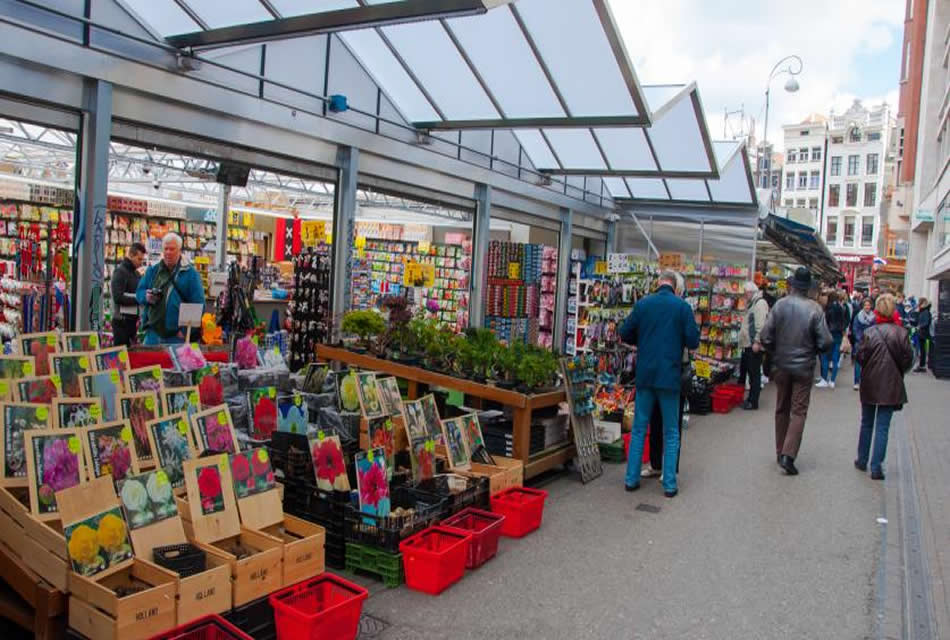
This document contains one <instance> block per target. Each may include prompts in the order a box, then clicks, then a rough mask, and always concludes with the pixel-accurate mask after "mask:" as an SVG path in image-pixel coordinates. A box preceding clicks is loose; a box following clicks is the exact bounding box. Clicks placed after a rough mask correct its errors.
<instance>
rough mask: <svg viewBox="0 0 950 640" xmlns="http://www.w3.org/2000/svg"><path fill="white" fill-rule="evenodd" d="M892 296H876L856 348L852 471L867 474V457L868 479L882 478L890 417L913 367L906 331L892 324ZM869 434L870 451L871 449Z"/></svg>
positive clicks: (903, 397) (902, 398)
mask: <svg viewBox="0 0 950 640" xmlns="http://www.w3.org/2000/svg"><path fill="white" fill-rule="evenodd" d="M894 306H895V301H894V296H892V295H890V294H883V295H881V296H879V297H878V299H877V305H876V306H875V308H874V314H875V316H876V322H875V324H874V325H873V326H871V327H869V328H868V329H867V330H865V332H864V339H863V340H861V343H860V345H858V352H857V356H856V358H857V361H858V362H859V363H860V364H861V431H860V434H859V436H858V457H857V458H856V459H855V461H854V466H855V468H857V469H859V470H861V471H867V469H868V460H869V456H870V464H871V478H872V479H874V480H883V479H884V467H883V464H884V456H885V455H886V454H887V434H888V431H889V429H890V426H891V418H892V417H893V415H894V412H895V411H900V410H901V408H903V406H904V404H906V403H907V389H906V388H905V386H904V374H906V373H907V372H908V371H910V368H911V367H912V366H913V364H914V352H913V350H912V349H911V346H910V340H909V339H908V338H907V330H906V329H904V328H903V327H902V326H901V325H900V323H898V322H895V321H894ZM872 434H873V441H874V448H873V450H872V449H871V440H872Z"/></svg>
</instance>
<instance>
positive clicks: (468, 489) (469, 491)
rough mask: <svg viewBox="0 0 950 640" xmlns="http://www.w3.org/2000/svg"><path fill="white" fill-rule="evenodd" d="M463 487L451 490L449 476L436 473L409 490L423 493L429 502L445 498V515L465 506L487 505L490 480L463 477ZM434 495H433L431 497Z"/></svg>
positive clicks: (482, 477)
mask: <svg viewBox="0 0 950 640" xmlns="http://www.w3.org/2000/svg"><path fill="white" fill-rule="evenodd" d="M454 477H455V478H462V479H463V480H464V481H465V484H466V486H465V488H464V489H462V490H461V491H456V492H454V493H453V492H452V491H451V490H450V489H449V478H448V477H447V476H445V475H437V476H435V477H434V478H429V479H427V480H423V481H421V482H419V483H418V484H417V485H415V486H414V487H410V488H409V490H410V491H412V492H416V493H419V494H425V495H426V496H427V500H428V501H429V502H434V501H437V500H443V499H444V500H445V516H444V517H446V518H447V517H449V516H453V515H455V514H456V513H458V512H459V511H461V510H462V509H465V508H467V507H486V506H488V497H489V490H490V480H489V478H487V477H485V476H479V477H474V478H470V477H465V476H454ZM433 496H434V497H433Z"/></svg>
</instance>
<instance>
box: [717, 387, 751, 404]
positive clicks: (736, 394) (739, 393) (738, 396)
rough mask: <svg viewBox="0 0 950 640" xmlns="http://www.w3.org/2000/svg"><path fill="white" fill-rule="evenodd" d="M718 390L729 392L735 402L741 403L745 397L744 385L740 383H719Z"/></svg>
mask: <svg viewBox="0 0 950 640" xmlns="http://www.w3.org/2000/svg"><path fill="white" fill-rule="evenodd" d="M718 390H719V391H721V392H722V393H724V394H729V395H730V396H731V397H732V399H733V401H734V402H736V403H741V402H742V400H743V399H744V398H745V385H742V384H736V383H733V382H729V383H726V384H721V385H719V388H718Z"/></svg>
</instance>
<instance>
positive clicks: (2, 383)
mask: <svg viewBox="0 0 950 640" xmlns="http://www.w3.org/2000/svg"><path fill="white" fill-rule="evenodd" d="M8 393H10V385H9V384H7V381H6V380H0V395H4V396H5V395H7V394H8Z"/></svg>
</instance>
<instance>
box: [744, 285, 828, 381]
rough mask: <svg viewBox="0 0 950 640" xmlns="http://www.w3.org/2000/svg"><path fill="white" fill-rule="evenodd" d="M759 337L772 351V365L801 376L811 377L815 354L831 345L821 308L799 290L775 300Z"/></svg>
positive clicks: (826, 349)
mask: <svg viewBox="0 0 950 640" xmlns="http://www.w3.org/2000/svg"><path fill="white" fill-rule="evenodd" d="M759 340H760V342H761V343H762V345H763V346H764V347H765V348H766V350H767V351H768V352H769V353H771V354H772V365H773V366H774V367H775V368H777V369H779V370H780V371H787V372H788V373H790V374H792V375H794V376H800V377H810V376H811V375H812V372H813V371H814V369H815V356H817V355H818V354H819V353H825V352H827V351H829V350H830V349H831V346H832V338H831V333H830V332H829V331H828V325H826V324H825V318H824V314H823V313H822V311H821V307H819V306H818V303H817V302H815V301H814V300H809V299H808V298H806V297H805V296H803V295H802V294H800V293H798V292H793V293H790V294H789V295H787V296H785V297H784V298H782V299H781V300H779V301H778V302H776V303H775V307H773V308H772V312H771V313H770V314H769V317H768V320H766V321H765V326H764V327H762V333H761V334H760V337H759Z"/></svg>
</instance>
